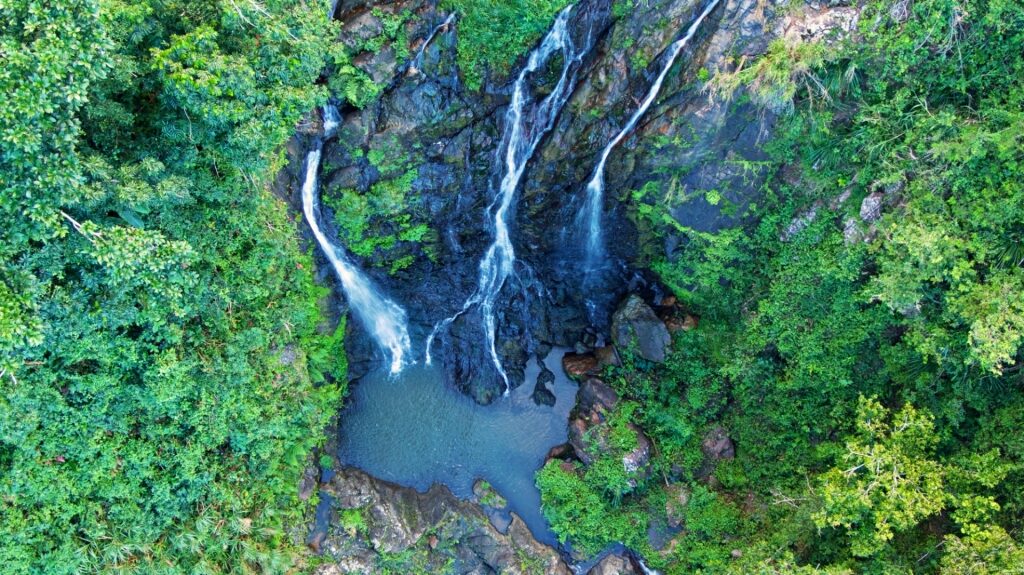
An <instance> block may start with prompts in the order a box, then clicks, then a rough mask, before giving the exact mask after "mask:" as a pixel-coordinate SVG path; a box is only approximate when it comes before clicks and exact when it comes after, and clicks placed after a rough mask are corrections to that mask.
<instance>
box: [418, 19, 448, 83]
mask: <svg viewBox="0 0 1024 575" xmlns="http://www.w3.org/2000/svg"><path fill="white" fill-rule="evenodd" d="M452 22H455V12H452V13H451V14H449V15H448V17H447V18H445V20H444V22H441V23H440V24H438V25H437V26H434V29H433V30H431V31H430V34H429V35H427V39H426V40H424V41H423V45H422V46H420V49H419V50H417V51H416V56H415V57H414V58H413V59H412V61H411V62H409V70H410V71H419V68H420V66H422V65H423V53H424V52H426V51H427V48H428V47H430V43H431V42H433V41H434V38H436V37H437V35H438V34H440V33H441V31H442V30H447V28H448V27H449V26H451V24H452Z"/></svg>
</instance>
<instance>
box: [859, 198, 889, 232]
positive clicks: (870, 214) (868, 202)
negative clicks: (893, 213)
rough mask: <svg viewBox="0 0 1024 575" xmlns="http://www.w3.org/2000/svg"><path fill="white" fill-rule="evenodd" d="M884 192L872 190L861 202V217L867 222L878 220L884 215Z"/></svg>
mask: <svg viewBox="0 0 1024 575" xmlns="http://www.w3.org/2000/svg"><path fill="white" fill-rule="evenodd" d="M884 198H885V195H884V194H882V192H872V193H870V194H868V197H866V198H864V201H862V202H861V203H860V219H861V220H863V221H864V222H865V223H869V224H870V223H874V222H877V221H878V220H879V219H880V218H881V217H882V200H883V199H884Z"/></svg>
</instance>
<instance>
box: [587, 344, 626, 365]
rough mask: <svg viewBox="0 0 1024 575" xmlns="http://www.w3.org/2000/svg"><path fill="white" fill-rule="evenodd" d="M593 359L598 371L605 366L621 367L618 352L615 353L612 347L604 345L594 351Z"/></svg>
mask: <svg viewBox="0 0 1024 575" xmlns="http://www.w3.org/2000/svg"><path fill="white" fill-rule="evenodd" d="M594 358H595V359H597V364H598V368H599V369H604V368H605V367H606V366H614V367H617V366H619V365H622V362H621V361H620V360H619V352H617V351H615V346H614V345H606V346H604V347H599V348H597V349H595V350H594Z"/></svg>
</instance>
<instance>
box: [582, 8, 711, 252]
mask: <svg viewBox="0 0 1024 575" xmlns="http://www.w3.org/2000/svg"><path fill="white" fill-rule="evenodd" d="M718 2H719V0H711V2H709V3H708V5H707V6H706V7H705V8H704V11H703V12H701V14H700V16H698V17H697V19H696V20H694V21H693V23H692V24H690V28H689V29H688V30H687V31H686V35H684V36H683V37H682V38H680V39H678V40H676V41H675V42H673V43H672V46H670V47H669V51H668V52H669V55H668V58H666V59H665V64H664V65H663V66H662V68H661V72H660V73H659V74H658V77H657V79H656V80H655V81H654V84H652V85H651V88H650V90H648V91H647V96H646V97H645V98H644V100H643V102H641V103H640V107H639V108H637V110H636V111H635V112H633V115H632V116H631V117H630V118H629V121H628V122H626V125H625V126H624V127H623V128H622V130H621V131H619V133H618V134H616V135H615V137H614V138H612V140H611V141H610V142H608V145H607V146H605V147H604V150H603V151H602V152H601V159H600V160H599V161H598V162H597V167H596V168H594V175H593V176H592V177H591V178H590V182H588V183H587V197H586V202H585V204H584V207H583V210H581V211H580V213H579V215H578V216H577V226H578V227H579V228H580V229H582V230H583V231H584V232H585V233H586V236H587V242H586V243H587V246H586V247H587V252H586V270H587V271H588V272H592V271H594V270H595V269H597V268H598V267H600V265H601V264H602V262H601V260H603V259H604V239H603V237H602V236H603V234H602V229H601V211H602V207H603V206H604V171H605V165H606V164H607V163H608V156H609V155H611V153H612V150H613V149H615V147H616V146H618V145H619V144H620V143H622V141H623V140H624V139H626V136H628V135H629V133H630V132H632V131H633V129H634V128H635V127H636V124H637V122H639V121H640V118H642V117H643V115H644V114H645V113H647V110H648V108H650V107H651V104H653V103H654V100H655V99H656V98H657V97H658V93H659V92H660V91H661V85H662V84H663V83H664V82H665V78H666V77H667V76H668V72H669V70H671V69H672V65H673V64H675V62H676V58H678V57H679V54H680V53H682V51H683V48H685V47H686V45H687V44H688V43H689V42H690V39H691V38H693V35H694V34H695V33H696V32H697V29H698V28H700V25H701V23H702V22H703V21H704V18H706V17H707V15H708V14H710V13H711V11H712V10H714V9H715V6H717V5H718Z"/></svg>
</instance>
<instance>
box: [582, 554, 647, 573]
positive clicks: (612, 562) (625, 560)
mask: <svg viewBox="0 0 1024 575" xmlns="http://www.w3.org/2000/svg"><path fill="white" fill-rule="evenodd" d="M642 573H643V571H642V570H641V569H640V567H639V566H638V565H637V564H636V563H634V562H633V560H632V559H630V558H629V557H624V556H622V555H618V554H611V555H606V556H605V558H604V559H601V560H600V561H598V562H597V565H594V566H593V567H591V569H590V571H587V575H641V574H642Z"/></svg>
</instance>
